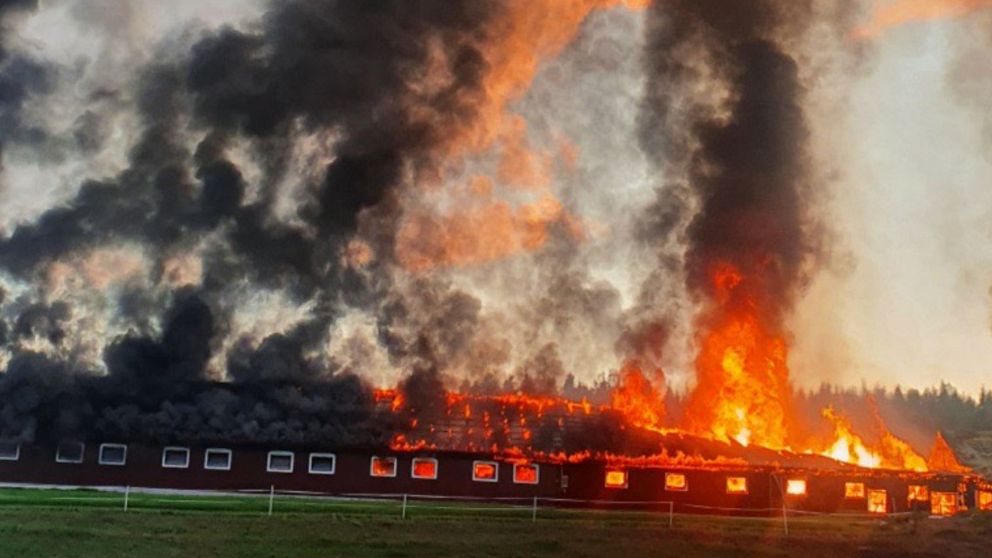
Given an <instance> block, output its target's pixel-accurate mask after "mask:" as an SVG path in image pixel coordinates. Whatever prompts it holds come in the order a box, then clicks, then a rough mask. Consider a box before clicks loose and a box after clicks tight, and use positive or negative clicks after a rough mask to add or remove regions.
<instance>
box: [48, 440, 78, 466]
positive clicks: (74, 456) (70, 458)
mask: <svg viewBox="0 0 992 558" xmlns="http://www.w3.org/2000/svg"><path fill="white" fill-rule="evenodd" d="M85 449H86V446H85V444H82V443H80V442H66V443H62V444H59V447H58V449H56V450H55V461H56V462H58V463H82V462H83V451H84V450H85Z"/></svg>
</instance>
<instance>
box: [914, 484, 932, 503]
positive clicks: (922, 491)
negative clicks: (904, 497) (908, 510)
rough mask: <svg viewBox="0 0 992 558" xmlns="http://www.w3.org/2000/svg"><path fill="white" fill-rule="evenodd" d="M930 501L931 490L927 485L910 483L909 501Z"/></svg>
mask: <svg viewBox="0 0 992 558" xmlns="http://www.w3.org/2000/svg"><path fill="white" fill-rule="evenodd" d="M929 501H930V491H929V490H928V489H927V487H926V485H922V484H911V485H909V502H910V503H913V502H929Z"/></svg>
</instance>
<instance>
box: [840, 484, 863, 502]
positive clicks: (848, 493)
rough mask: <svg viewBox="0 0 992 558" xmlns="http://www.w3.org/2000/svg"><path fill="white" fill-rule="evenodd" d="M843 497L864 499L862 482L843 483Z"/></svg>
mask: <svg viewBox="0 0 992 558" xmlns="http://www.w3.org/2000/svg"><path fill="white" fill-rule="evenodd" d="M844 497H845V498H852V499H853V498H858V499H860V498H864V497H865V484H864V483H863V482H845V483H844Z"/></svg>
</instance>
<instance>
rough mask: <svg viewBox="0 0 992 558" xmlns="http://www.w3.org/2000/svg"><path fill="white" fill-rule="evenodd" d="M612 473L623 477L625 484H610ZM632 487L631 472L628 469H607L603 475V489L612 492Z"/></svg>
mask: <svg viewBox="0 0 992 558" xmlns="http://www.w3.org/2000/svg"><path fill="white" fill-rule="evenodd" d="M610 473H620V474H621V475H623V484H610ZM629 486H630V471H628V470H626V469H607V470H606V471H605V473H604V474H603V487H604V488H609V489H611V490H626V489H627V488H628V487H629Z"/></svg>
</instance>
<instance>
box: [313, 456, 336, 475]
mask: <svg viewBox="0 0 992 558" xmlns="http://www.w3.org/2000/svg"><path fill="white" fill-rule="evenodd" d="M336 465H337V457H335V456H334V454H333V453H311V454H310V474H311V475H333V474H334V468H335V466H336Z"/></svg>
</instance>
